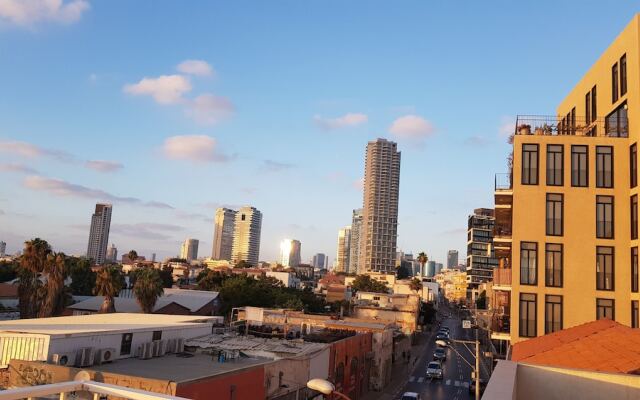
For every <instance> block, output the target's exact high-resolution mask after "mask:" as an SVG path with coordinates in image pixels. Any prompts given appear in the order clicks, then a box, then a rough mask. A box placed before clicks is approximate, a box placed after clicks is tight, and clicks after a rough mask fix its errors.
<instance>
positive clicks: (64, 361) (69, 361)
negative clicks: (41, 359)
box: [51, 353, 76, 366]
mask: <svg viewBox="0 0 640 400" xmlns="http://www.w3.org/2000/svg"><path fill="white" fill-rule="evenodd" d="M75 361H76V355H75V354H74V353H58V354H54V355H53V356H51V364H55V365H68V366H72V365H73V363H74V362H75Z"/></svg>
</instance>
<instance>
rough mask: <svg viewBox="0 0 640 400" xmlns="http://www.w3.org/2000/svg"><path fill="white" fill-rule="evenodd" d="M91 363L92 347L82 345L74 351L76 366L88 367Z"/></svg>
mask: <svg viewBox="0 0 640 400" xmlns="http://www.w3.org/2000/svg"><path fill="white" fill-rule="evenodd" d="M92 365H93V347H84V348H81V349H78V351H77V352H76V362H75V366H76V367H90V366H92Z"/></svg>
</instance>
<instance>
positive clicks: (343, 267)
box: [333, 226, 355, 273]
mask: <svg viewBox="0 0 640 400" xmlns="http://www.w3.org/2000/svg"><path fill="white" fill-rule="evenodd" d="M350 252H351V227H350V226H345V227H344V228H342V229H340V230H339V231H338V251H337V253H336V263H335V265H334V266H333V268H334V270H335V271H336V272H346V273H349V272H355V271H350V270H349V254H350Z"/></svg>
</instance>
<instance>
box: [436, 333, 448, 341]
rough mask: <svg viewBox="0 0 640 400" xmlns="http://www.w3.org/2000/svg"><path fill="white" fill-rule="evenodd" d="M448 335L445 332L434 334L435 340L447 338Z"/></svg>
mask: <svg viewBox="0 0 640 400" xmlns="http://www.w3.org/2000/svg"><path fill="white" fill-rule="evenodd" d="M448 339H449V335H448V334H447V333H446V332H438V333H437V334H436V340H448Z"/></svg>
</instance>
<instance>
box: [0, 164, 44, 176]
mask: <svg viewBox="0 0 640 400" xmlns="http://www.w3.org/2000/svg"><path fill="white" fill-rule="evenodd" d="M0 172H19V173H24V174H37V173H38V172H37V171H36V170H35V169H33V168H31V167H29V166H28V165H24V164H13V163H1V164H0Z"/></svg>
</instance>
